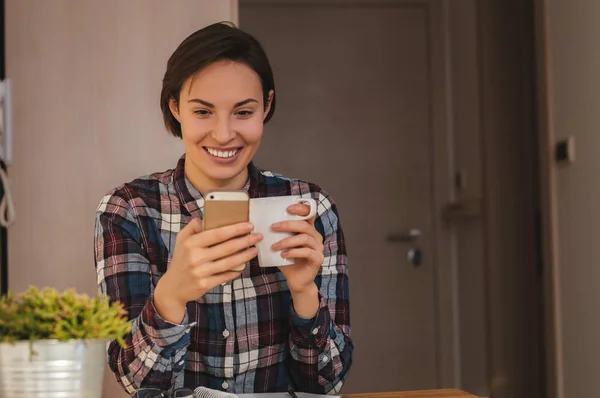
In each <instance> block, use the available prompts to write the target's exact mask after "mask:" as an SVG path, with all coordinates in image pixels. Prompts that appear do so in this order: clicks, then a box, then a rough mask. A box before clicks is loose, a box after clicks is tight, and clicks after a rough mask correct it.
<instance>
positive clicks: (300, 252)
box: [281, 247, 325, 265]
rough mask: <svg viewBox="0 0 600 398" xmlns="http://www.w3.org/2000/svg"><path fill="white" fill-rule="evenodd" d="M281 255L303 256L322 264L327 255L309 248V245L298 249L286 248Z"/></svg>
mask: <svg viewBox="0 0 600 398" xmlns="http://www.w3.org/2000/svg"><path fill="white" fill-rule="evenodd" d="M281 257H283V258H303V259H306V260H309V261H310V262H311V263H313V264H318V265H321V264H323V260H324V259H325V257H324V256H323V253H321V252H318V251H316V250H313V249H309V248H308V247H300V248H296V249H290V250H286V251H284V252H283V253H281Z"/></svg>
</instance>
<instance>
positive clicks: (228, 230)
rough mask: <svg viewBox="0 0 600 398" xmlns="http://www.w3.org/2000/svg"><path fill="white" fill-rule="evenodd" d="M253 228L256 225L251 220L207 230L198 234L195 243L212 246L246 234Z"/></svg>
mask: <svg viewBox="0 0 600 398" xmlns="http://www.w3.org/2000/svg"><path fill="white" fill-rule="evenodd" d="M253 229H254V226H253V225H252V223H249V222H248V223H238V224H232V225H227V226H225V227H220V228H215V229H211V230H206V231H204V233H202V234H198V235H197V237H198V238H197V239H194V242H193V243H194V245H195V246H197V247H210V246H214V245H216V244H219V243H221V242H225V241H227V240H230V239H232V238H235V237H238V236H242V235H246V234H247V233H249V232H251V231H252V230H253Z"/></svg>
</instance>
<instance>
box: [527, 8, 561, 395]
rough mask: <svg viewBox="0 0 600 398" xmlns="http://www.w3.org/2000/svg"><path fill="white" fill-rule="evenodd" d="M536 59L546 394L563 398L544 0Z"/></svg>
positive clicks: (537, 18)
mask: <svg viewBox="0 0 600 398" xmlns="http://www.w3.org/2000/svg"><path fill="white" fill-rule="evenodd" d="M533 7H534V27H535V58H536V99H537V109H536V111H537V127H538V143H539V148H538V151H539V152H538V153H539V170H540V172H539V178H540V191H541V195H540V202H541V203H540V204H541V218H542V219H541V224H542V257H543V264H544V271H545V272H544V329H545V346H546V369H545V371H546V395H547V398H563V396H564V380H563V371H562V363H563V361H562V345H561V343H560V342H561V341H562V339H561V335H560V330H561V329H560V322H561V316H560V303H559V297H560V295H559V291H558V287H559V281H558V275H559V272H558V259H559V256H558V224H557V222H558V221H557V220H558V216H557V214H558V213H557V196H556V178H555V174H556V169H555V165H554V159H553V156H552V155H553V153H554V141H555V134H554V130H553V125H554V123H552V112H551V110H550V107H551V105H550V104H551V102H552V87H551V85H550V79H551V76H552V71H551V69H550V64H549V62H548V59H549V57H550V54H549V52H550V49H549V44H548V42H547V40H548V13H547V0H533Z"/></svg>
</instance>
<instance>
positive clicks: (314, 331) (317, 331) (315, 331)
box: [312, 328, 319, 336]
mask: <svg viewBox="0 0 600 398" xmlns="http://www.w3.org/2000/svg"><path fill="white" fill-rule="evenodd" d="M317 333H319V328H314V329H313V330H312V334H314V335H315V336H316V335H317Z"/></svg>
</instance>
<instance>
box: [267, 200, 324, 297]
mask: <svg viewBox="0 0 600 398" xmlns="http://www.w3.org/2000/svg"><path fill="white" fill-rule="evenodd" d="M288 212H289V213H290V214H295V215H298V216H306V215H307V214H309V213H310V207H308V206H307V205H304V204H294V205H291V206H290V207H288ZM271 228H273V231H277V232H291V233H293V234H294V235H293V236H290V237H288V238H285V239H283V240H281V241H279V242H277V243H275V244H274V245H273V250H276V251H278V250H283V252H282V253H281V256H282V257H284V258H289V259H292V260H294V264H290V265H286V266H282V267H279V269H280V270H281V272H282V273H283V275H284V276H285V278H286V280H287V283H288V287H289V289H290V292H291V293H292V296H301V295H306V294H310V295H312V294H313V293H314V294H315V297H316V292H317V289H316V285H315V277H316V276H317V273H318V272H319V269H320V268H321V265H322V264H323V259H324V256H323V237H322V236H321V234H320V233H319V232H318V231H317V230H316V229H315V217H312V218H310V219H308V220H288V221H282V222H279V223H276V224H273V225H272V227H271Z"/></svg>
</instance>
